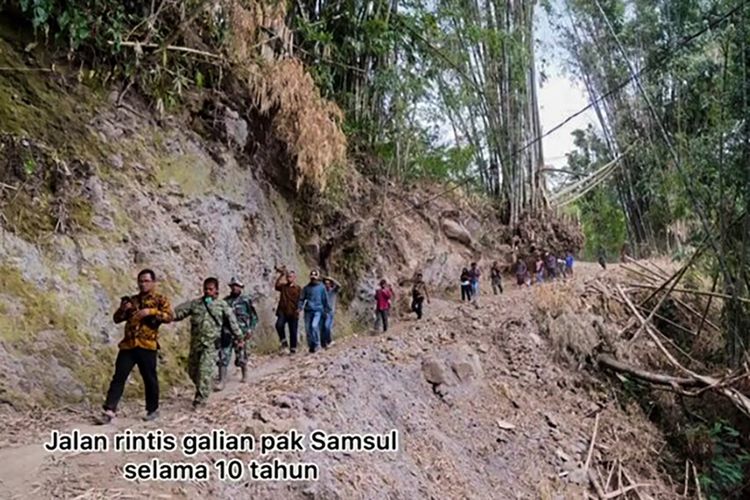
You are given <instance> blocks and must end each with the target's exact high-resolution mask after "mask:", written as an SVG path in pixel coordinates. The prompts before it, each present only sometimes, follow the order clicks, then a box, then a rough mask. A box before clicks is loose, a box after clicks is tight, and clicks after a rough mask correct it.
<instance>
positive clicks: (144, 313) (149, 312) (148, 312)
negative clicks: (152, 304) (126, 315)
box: [133, 309, 154, 321]
mask: <svg viewBox="0 0 750 500" xmlns="http://www.w3.org/2000/svg"><path fill="white" fill-rule="evenodd" d="M153 315H154V311H153V309H141V310H140V311H138V312H137V313H135V314H134V315H133V319H134V320H136V321H140V320H142V319H143V318H146V317H148V316H153Z"/></svg>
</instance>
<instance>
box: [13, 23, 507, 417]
mask: <svg viewBox="0 0 750 500" xmlns="http://www.w3.org/2000/svg"><path fill="white" fill-rule="evenodd" d="M29 41H30V39H29V37H28V33H26V34H23V33H18V32H16V31H15V30H14V29H13V28H11V27H10V26H8V25H7V24H4V23H2V22H0V66H2V67H5V68H18V69H23V68H39V67H42V68H45V67H50V66H51V64H50V62H51V61H49V60H47V58H49V57H50V56H49V54H47V53H45V52H44V51H42V50H41V49H39V48H37V49H34V50H32V49H29V50H26V49H28V48H29V47H30V45H28V43H29ZM80 71H81V70H79V69H78V68H68V67H65V66H58V67H57V68H56V69H55V71H49V72H47V71H39V72H38V71H20V70H18V71H16V70H13V71H1V72H0V152H1V153H2V154H0V182H2V184H0V270H1V271H2V272H0V286H1V287H2V292H0V298H1V299H2V301H1V302H2V303H1V304H0V369H2V371H3V373H4V376H3V377H2V378H0V405H7V406H12V407H15V408H19V409H20V408H28V407H31V406H35V405H42V406H44V407H51V406H55V405H60V404H70V403H80V402H88V403H93V404H99V402H100V398H101V397H102V394H103V391H104V390H105V388H106V385H107V383H108V380H109V377H110V376H111V369H112V362H113V360H114V356H115V353H116V344H117V342H118V341H119V338H120V336H121V331H120V329H119V328H118V327H117V326H116V325H114V324H113V323H112V321H111V314H112V312H113V311H114V309H115V308H116V307H117V304H118V301H119V297H121V296H122V295H125V294H129V293H133V291H134V288H135V276H136V274H137V272H138V271H139V270H140V269H143V268H146V267H148V268H152V269H154V270H155V271H156V273H157V276H158V277H159V279H160V280H161V284H160V286H161V289H162V291H164V292H165V293H167V295H168V296H169V297H170V298H171V300H172V302H173V303H174V304H178V303H180V302H182V301H184V300H187V299H190V298H193V297H195V296H196V294H198V293H199V290H200V286H201V283H202V280H203V279H204V278H205V277H207V276H209V275H214V276H217V277H218V278H219V279H220V281H221V282H222V283H227V282H228V280H229V278H230V277H231V276H232V275H238V276H240V277H241V279H243V281H244V282H245V284H246V290H247V291H248V292H249V293H250V294H251V295H252V296H253V298H254V299H255V300H256V302H257V304H258V310H259V311H260V314H261V322H260V327H261V333H260V335H259V340H258V341H259V343H260V344H261V345H260V348H261V350H266V351H267V350H269V349H274V348H275V342H276V341H275V340H274V337H275V333H274V332H273V328H272V325H273V321H274V318H273V312H274V307H275V303H274V301H275V297H273V291H272V290H273V289H272V283H273V279H274V272H273V268H274V266H275V265H277V264H287V265H289V266H290V267H292V268H295V269H297V270H298V272H299V274H300V275H301V279H304V276H305V275H306V273H307V271H308V269H309V268H311V267H318V266H320V267H323V268H324V269H325V271H327V272H330V273H332V274H333V275H334V276H336V277H337V278H338V279H339V280H340V281H342V282H343V283H344V285H345V289H344V292H343V298H344V306H345V307H342V308H341V310H340V311H339V314H340V315H341V317H342V318H347V321H343V322H342V324H343V325H345V328H346V329H347V330H348V331H351V330H354V329H360V328H361V326H362V324H364V323H369V310H370V302H371V296H372V293H373V291H374V289H375V285H376V283H377V281H378V280H379V279H381V278H383V277H385V278H387V279H389V280H391V281H392V282H394V283H399V284H404V285H405V286H404V288H402V289H400V290H399V296H402V297H405V296H406V295H407V291H408V279H410V278H411V276H412V274H413V273H414V272H415V271H416V270H417V269H422V270H423V271H424V274H425V278H426V279H427V282H428V283H429V284H430V286H432V287H435V288H439V289H442V288H445V287H447V286H452V285H454V284H455V280H456V279H457V276H458V274H459V273H460V269H461V267H463V266H466V265H468V263H469V262H470V261H472V260H477V261H480V262H484V263H487V262H488V261H491V260H493V259H495V258H499V257H505V258H508V255H509V252H508V249H509V248H510V247H509V244H510V243H511V239H512V234H510V233H509V231H508V229H507V228H505V227H502V226H500V225H499V224H498V223H497V220H496V218H495V217H494V215H493V209H492V207H491V206H489V205H488V204H487V203H486V202H481V201H479V200H473V201H472V200H471V198H468V197H465V196H464V195H462V194H461V193H458V192H456V193H451V194H449V195H447V196H440V197H436V194H439V193H440V192H441V191H443V189H444V187H443V186H437V185H426V184H424V183H420V184H414V185H412V186H409V187H398V188H397V187H395V186H392V185H376V184H374V183H373V182H372V181H370V180H368V179H366V178H363V177H362V176H360V175H358V174H357V173H356V171H355V170H354V169H353V168H348V167H347V168H346V169H344V170H343V171H342V172H339V174H338V177H336V176H332V180H331V181H330V182H329V189H328V190H327V191H326V192H325V193H323V194H322V195H316V194H311V193H308V192H296V191H294V182H292V180H291V177H290V175H291V174H290V169H289V162H291V161H292V158H290V157H289V155H288V154H287V153H286V151H285V149H284V148H283V145H282V144H280V141H279V140H278V138H277V137H275V136H274V134H273V133H272V131H270V130H269V127H268V120H269V119H270V118H269V117H264V116H263V115H262V114H260V113H258V112H257V110H252V109H249V110H245V109H240V110H239V111H238V110H235V109H231V108H230V107H228V105H226V104H224V103H222V102H215V101H213V100H212V99H213V97H212V96H211V95H208V94H207V95H201V96H186V100H187V101H188V102H187V103H186V105H185V107H184V108H183V109H182V110H181V112H182V114H180V115H175V116H166V117H163V118H161V117H159V116H158V115H156V114H155V113H153V112H152V111H151V110H149V109H148V107H147V106H145V105H144V103H142V102H141V101H139V99H138V98H137V96H134V95H130V96H128V97H127V98H126V99H125V100H124V101H123V102H118V101H119V99H118V92H117V91H116V90H115V89H96V88H92V87H91V86H87V85H83V84H81V83H79V82H78V80H79V78H81V77H82V74H81V72H80ZM84 79H85V78H84ZM207 110H213V111H216V112H215V113H213V112H212V113H209V114H208V115H207V113H208V111H207ZM249 116H251V117H255V118H254V119H255V120H256V121H250V120H249V119H246V118H243V117H249ZM403 305H404V304H403V303H402V304H401V306H402V307H403ZM349 317H352V318H354V319H355V321H348V318H349ZM185 328H186V326H184V325H183V326H180V327H170V326H167V327H165V328H164V335H163V336H162V342H161V343H162V347H163V350H162V351H163V354H164V359H163V365H162V369H161V373H162V377H161V379H162V383H163V384H164V386H165V387H166V388H168V387H171V386H173V385H184V384H185V383H186V379H185V376H184V361H185V360H184V358H185V354H186V353H185V351H186V346H187V342H186V341H185V340H184V339H180V338H179V337H176V336H175V335H174V333H176V332H178V331H183V330H184V329H185Z"/></svg>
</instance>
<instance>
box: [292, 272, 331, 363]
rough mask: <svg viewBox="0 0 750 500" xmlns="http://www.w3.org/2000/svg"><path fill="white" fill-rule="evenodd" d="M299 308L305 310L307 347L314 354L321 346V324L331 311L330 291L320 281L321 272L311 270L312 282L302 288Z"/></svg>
mask: <svg viewBox="0 0 750 500" xmlns="http://www.w3.org/2000/svg"><path fill="white" fill-rule="evenodd" d="M298 309H299V310H300V311H303V310H304V311H305V332H306V333H307V347H308V348H309V350H310V353H311V354H312V353H314V352H315V351H317V350H318V349H319V348H320V325H321V322H322V320H323V316H324V315H326V314H330V313H331V306H330V304H329V303H328V291H327V290H326V287H325V286H324V285H323V283H321V282H320V273H319V272H318V271H316V270H313V271H310V283H308V284H307V285H306V286H305V288H303V289H302V293H301V294H300V297H299V305H298Z"/></svg>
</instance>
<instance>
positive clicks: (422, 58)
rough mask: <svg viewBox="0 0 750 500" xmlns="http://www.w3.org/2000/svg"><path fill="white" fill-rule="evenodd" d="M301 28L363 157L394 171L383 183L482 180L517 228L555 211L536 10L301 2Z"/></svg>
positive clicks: (477, 1) (488, 1) (297, 16)
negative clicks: (524, 219)
mask: <svg viewBox="0 0 750 500" xmlns="http://www.w3.org/2000/svg"><path fill="white" fill-rule="evenodd" d="M290 17H291V19H290V21H291V23H292V24H293V25H294V26H295V33H296V44H297V46H298V48H299V50H300V51H301V52H302V54H304V56H305V57H307V58H308V62H309V63H310V64H311V66H312V67H314V68H315V72H316V77H317V79H318V81H319V82H320V84H321V86H322V87H323V88H324V89H326V90H327V92H328V95H329V96H330V97H331V98H333V99H335V100H336V101H337V102H338V103H339V104H340V105H341V106H342V108H343V109H344V110H345V112H346V114H347V120H348V121H347V123H348V126H349V132H352V133H353V135H354V136H355V137H356V139H357V140H356V143H357V145H359V146H360V148H361V150H362V151H376V152H378V153H379V155H380V157H381V158H386V159H387V161H385V162H382V165H383V166H382V167H381V169H380V170H378V171H376V174H378V175H383V176H385V177H395V178H400V179H404V178H408V177H412V176H435V177H439V178H442V179H449V180H455V181H462V180H472V179H474V178H475V179H476V182H473V184H474V185H475V186H477V187H478V188H479V189H481V190H483V191H484V192H485V193H487V194H489V195H491V196H492V197H494V198H496V199H497V200H498V201H499V206H500V207H501V208H500V209H501V213H502V216H503V218H504V220H506V221H507V222H509V223H516V222H517V221H518V220H519V217H520V215H521V213H523V212H524V211H530V212H534V211H536V210H538V209H539V208H541V207H542V206H543V205H544V203H545V192H544V189H543V186H544V183H543V181H542V178H541V173H540V170H541V166H542V161H543V160H542V148H541V142H540V141H536V142H534V141H533V138H535V137H538V136H539V134H540V132H541V126H540V123H539V114H538V103H537V95H536V87H537V82H536V74H535V65H534V37H533V29H532V26H533V18H534V2H528V1H517V0H516V1H509V0H439V1H437V2H427V1H423V0H402V1H398V0H392V1H388V2H385V1H382V0H376V1H352V0H349V1H341V0H332V1H325V0H324V1H317V0H316V1H309V2H305V1H304V0H300V1H298V2H296V3H295V4H294V7H293V9H292V10H291V11H290ZM529 143H531V144H529Z"/></svg>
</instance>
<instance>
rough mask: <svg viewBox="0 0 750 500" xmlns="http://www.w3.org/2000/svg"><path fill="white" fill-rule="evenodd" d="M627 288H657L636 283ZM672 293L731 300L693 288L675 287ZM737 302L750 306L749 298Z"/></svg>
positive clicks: (738, 298)
mask: <svg viewBox="0 0 750 500" xmlns="http://www.w3.org/2000/svg"><path fill="white" fill-rule="evenodd" d="M628 286H632V287H635V288H647V289H649V290H653V289H656V288H657V287H656V286H655V285H643V284H638V283H628ZM672 291H673V292H680V293H687V294H690V295H701V296H705V297H717V298H720V299H732V298H733V297H732V296H731V295H727V294H724V293H719V292H708V291H705V290H695V289H693V288H677V287H675V288H673V289H672ZM737 300H739V301H740V302H744V303H745V304H750V298H746V297H737Z"/></svg>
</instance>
